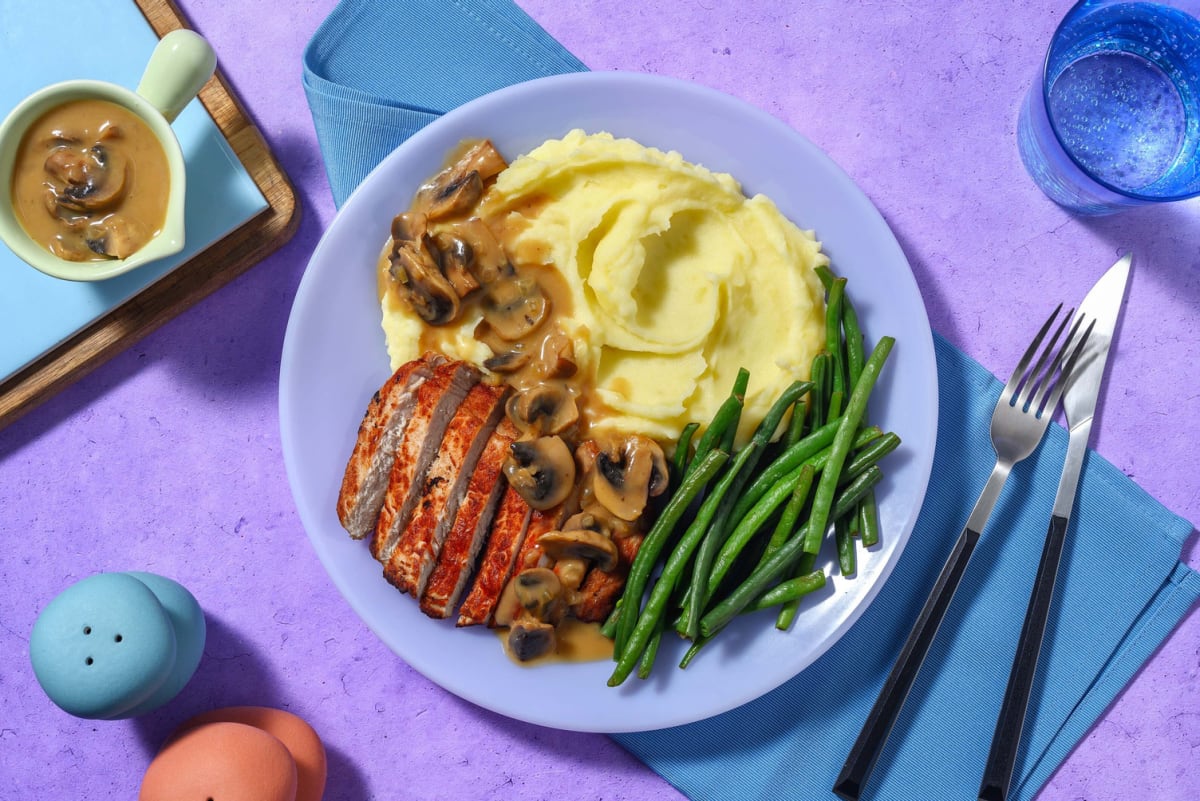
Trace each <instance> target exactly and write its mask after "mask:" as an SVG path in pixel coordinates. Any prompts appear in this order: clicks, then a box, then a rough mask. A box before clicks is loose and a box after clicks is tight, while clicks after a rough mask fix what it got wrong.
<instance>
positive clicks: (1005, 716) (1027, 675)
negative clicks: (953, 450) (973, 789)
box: [979, 254, 1133, 801]
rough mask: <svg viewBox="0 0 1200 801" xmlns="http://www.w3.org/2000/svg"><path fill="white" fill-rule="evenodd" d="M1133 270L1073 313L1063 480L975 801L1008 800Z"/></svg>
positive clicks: (1110, 280)
mask: <svg viewBox="0 0 1200 801" xmlns="http://www.w3.org/2000/svg"><path fill="white" fill-rule="evenodd" d="M1132 263H1133V255H1132V254H1126V255H1125V256H1123V257H1121V259H1120V260H1119V261H1117V263H1116V264H1114V265H1113V266H1112V267H1110V268H1109V270H1108V272H1106V273H1105V274H1104V275H1103V276H1102V277H1101V278H1100V280H1099V281H1097V282H1096V285H1095V286H1094V287H1092V289H1091V291H1090V292H1088V293H1087V297H1085V298H1084V299H1083V303H1082V304H1081V305H1080V307H1079V312H1078V315H1079V316H1080V317H1087V318H1088V319H1094V320H1095V324H1094V325H1093V327H1092V333H1091V336H1090V337H1089V338H1088V341H1087V344H1086V346H1085V347H1084V349H1083V353H1082V354H1081V356H1080V359H1079V361H1078V363H1077V364H1076V365H1075V369H1074V370H1072V371H1071V375H1070V376H1069V377H1068V379H1067V383H1066V390H1065V392H1064V393H1063V409H1064V410H1065V411H1066V415H1067V426H1068V428H1069V430H1070V438H1069V440H1068V441H1067V457H1066V461H1065V462H1064V463H1063V471H1062V477H1061V478H1060V479H1059V482H1058V492H1057V493H1056V494H1055V496H1054V509H1053V512H1052V513H1051V516H1050V528H1049V530H1048V531H1047V532H1046V544H1045V546H1044V547H1043V549H1042V560H1041V563H1040V564H1039V565H1038V571H1037V576H1036V578H1035V579H1034V582H1033V592H1032V594H1031V595H1030V598H1029V608H1028V609H1027V610H1026V612H1025V623H1024V625H1023V626H1022V627H1021V637H1020V640H1019V641H1018V643H1017V653H1016V656H1015V657H1014V658H1013V666H1012V672H1011V673H1010V674H1009V677H1008V688H1007V689H1006V690H1005V691H1004V703H1003V704H1002V705H1001V707H1000V716H999V718H998V719H997V721H996V731H995V733H994V734H993V735H992V748H991V751H990V752H989V753H988V760H987V766H986V767H985V768H984V771H983V781H982V782H981V783H980V785H979V801H1005V799H1006V798H1008V789H1009V784H1010V782H1011V781H1012V774H1013V767H1014V766H1015V764H1016V760H1017V747H1018V746H1019V745H1020V742H1021V729H1022V726H1023V724H1024V722H1025V710H1026V708H1027V707H1028V704H1029V692H1030V690H1031V689H1032V688H1033V678H1034V675H1035V673H1036V672H1037V661H1038V653H1039V652H1040V651H1041V647H1042V635H1043V634H1044V633H1045V631H1046V618H1047V617H1048V615H1049V613H1050V602H1051V600H1052V599H1053V597H1054V582H1055V579H1056V577H1057V576H1058V563H1059V561H1060V558H1061V557H1062V550H1063V544H1064V541H1065V540H1066V535H1067V524H1068V522H1070V519H1071V509H1072V507H1073V506H1074V505H1075V489H1076V487H1077V486H1078V484H1079V473H1080V471H1081V470H1082V468H1083V457H1084V454H1085V453H1086V452H1087V445H1088V439H1089V438H1090V436H1091V433H1092V418H1093V416H1094V415H1095V413H1096V400H1097V398H1098V397H1099V395H1100V385H1101V384H1102V383H1103V380H1104V365H1105V363H1106V362H1107V361H1108V351H1109V346H1110V345H1111V344H1112V339H1113V334H1114V332H1115V331H1116V328H1117V317H1118V315H1119V314H1120V311H1121V301H1122V300H1123V299H1124V297H1125V287H1126V285H1127V284H1128V280H1129V267H1130V265H1131V264H1132Z"/></svg>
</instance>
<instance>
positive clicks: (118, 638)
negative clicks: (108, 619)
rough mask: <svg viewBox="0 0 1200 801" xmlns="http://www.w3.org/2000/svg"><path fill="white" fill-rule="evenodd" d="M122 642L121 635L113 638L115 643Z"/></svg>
mask: <svg viewBox="0 0 1200 801" xmlns="http://www.w3.org/2000/svg"><path fill="white" fill-rule="evenodd" d="M120 641H121V635H120V634H118V635H117V636H116V637H113V642H120Z"/></svg>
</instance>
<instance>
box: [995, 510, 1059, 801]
mask: <svg viewBox="0 0 1200 801" xmlns="http://www.w3.org/2000/svg"><path fill="white" fill-rule="evenodd" d="M1066 538H1067V518H1065V517H1060V516H1059V515H1054V516H1053V517H1051V518H1050V529H1049V530H1048V531H1047V532H1046V544H1045V546H1043V547H1042V561H1041V562H1040V563H1039V564H1038V571H1037V577H1036V578H1035V579H1034V580H1033V592H1032V593H1031V594H1030V596H1029V608H1028V609H1027V610H1026V612H1025V623H1024V624H1023V625H1022V626H1021V639H1020V640H1018V641H1017V654H1016V656H1015V657H1013V666H1012V672H1011V673H1010V674H1009V675H1008V688H1007V689H1006V690H1005V691H1004V703H1003V704H1002V705H1001V707H1000V716H999V718H997V720H996V732H995V734H993V735H992V750H991V752H989V753H988V760H987V766H986V767H985V768H984V770H983V781H982V782H980V784H979V801H1004V799H1006V798H1008V786H1009V783H1010V782H1011V781H1012V774H1013V768H1014V767H1015V765H1016V763H1017V747H1018V746H1019V745H1020V744H1021V729H1022V728H1023V727H1024V725H1025V710H1026V709H1027V708H1028V706H1029V693H1030V691H1031V690H1032V689H1033V678H1034V676H1035V675H1036V673H1037V663H1038V654H1039V653H1041V650H1042V636H1043V635H1044V634H1045V633H1046V619H1047V618H1048V617H1049V616H1050V602H1051V601H1052V600H1053V599H1054V582H1055V580H1056V579H1057V577H1058V563H1059V562H1060V561H1061V560H1062V551H1063V544H1064V543H1065V542H1066Z"/></svg>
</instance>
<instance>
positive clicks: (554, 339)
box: [538, 326, 579, 378]
mask: <svg viewBox="0 0 1200 801" xmlns="http://www.w3.org/2000/svg"><path fill="white" fill-rule="evenodd" d="M578 370H579V365H578V364H576V362H575V343H574V342H572V341H571V338H570V337H569V336H567V335H566V334H565V333H564V332H563V330H562V329H561V328H558V327H557V326H555V328H554V330H553V331H551V332H550V333H548V334H546V338H545V339H543V340H542V347H541V349H540V351H539V353H538V372H540V373H541V374H542V376H543V377H545V378H570V377H571V376H573V375H575V373H576V372H577V371H578Z"/></svg>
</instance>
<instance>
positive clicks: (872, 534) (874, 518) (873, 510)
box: [858, 492, 879, 548]
mask: <svg viewBox="0 0 1200 801" xmlns="http://www.w3.org/2000/svg"><path fill="white" fill-rule="evenodd" d="M858 516H859V528H860V529H861V530H862V544H863V547H864V548H870V547H871V546H872V545H878V544H879V508H878V505H877V504H876V502H875V493H874V492H868V493H867V494H866V495H865V496H863V499H862V502H861V503H860V504H859V505H858Z"/></svg>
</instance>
